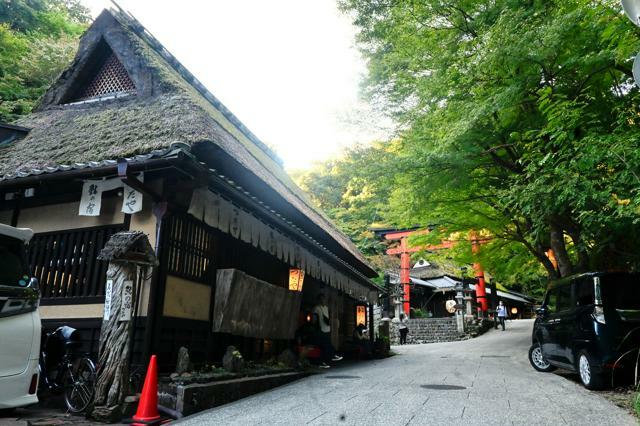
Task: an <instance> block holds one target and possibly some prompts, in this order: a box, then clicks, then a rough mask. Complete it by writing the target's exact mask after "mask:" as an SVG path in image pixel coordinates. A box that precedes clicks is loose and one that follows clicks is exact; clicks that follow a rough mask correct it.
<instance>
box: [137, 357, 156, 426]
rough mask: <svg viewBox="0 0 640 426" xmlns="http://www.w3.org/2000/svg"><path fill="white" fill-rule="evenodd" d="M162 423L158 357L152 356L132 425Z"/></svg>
mask: <svg viewBox="0 0 640 426" xmlns="http://www.w3.org/2000/svg"><path fill="white" fill-rule="evenodd" d="M137 422H140V423H137ZM159 422H160V414H159V413H158V364H157V361H156V356H155V355H151V360H150V361H149V368H148V369H147V375H146V377H145V378H144V386H143V387H142V394H141V395H140V403H138V411H136V415H135V416H133V422H132V424H134V425H136V426H142V425H149V424H156V423H159Z"/></svg>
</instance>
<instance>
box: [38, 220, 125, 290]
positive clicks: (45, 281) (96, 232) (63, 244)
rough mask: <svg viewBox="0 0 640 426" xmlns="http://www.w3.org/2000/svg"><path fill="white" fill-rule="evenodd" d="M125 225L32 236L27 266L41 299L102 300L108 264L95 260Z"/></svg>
mask: <svg viewBox="0 0 640 426" xmlns="http://www.w3.org/2000/svg"><path fill="white" fill-rule="evenodd" d="M124 229H125V225H122V224H121V225H109V226H101V227H95V228H82V229H74V230H68V231H57V232H45V233H39V234H36V235H34V237H33V239H32V240H31V242H30V243H29V265H30V266H31V271H32V273H33V275H34V276H35V277H36V278H38V280H39V281H40V289H41V292H42V298H43V299H44V300H46V299H64V298H69V297H96V296H98V297H99V296H104V287H105V277H106V273H107V262H103V261H100V260H98V259H97V258H96V256H97V255H98V253H99V252H100V250H102V248H103V247H104V245H105V244H106V242H107V241H108V240H109V238H110V237H111V235H113V234H115V233H116V232H119V231H122V230H124Z"/></svg>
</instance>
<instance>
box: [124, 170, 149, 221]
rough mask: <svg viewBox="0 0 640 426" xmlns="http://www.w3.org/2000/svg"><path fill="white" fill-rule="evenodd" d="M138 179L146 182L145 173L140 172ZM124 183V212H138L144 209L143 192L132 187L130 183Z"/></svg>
mask: <svg viewBox="0 0 640 426" xmlns="http://www.w3.org/2000/svg"><path fill="white" fill-rule="evenodd" d="M137 179H138V180H139V181H140V182H144V173H140V174H139V175H138V176H137ZM122 185H123V190H122V213H127V214H133V213H138V212H139V211H141V210H142V193H140V192H138V191H136V190H135V189H133V188H131V187H130V186H129V185H126V184H122Z"/></svg>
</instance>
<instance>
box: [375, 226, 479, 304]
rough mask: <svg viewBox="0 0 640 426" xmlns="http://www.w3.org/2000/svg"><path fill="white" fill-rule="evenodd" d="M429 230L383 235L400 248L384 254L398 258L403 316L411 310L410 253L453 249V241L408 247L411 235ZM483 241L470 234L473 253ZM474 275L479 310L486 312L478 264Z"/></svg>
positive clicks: (422, 233)
mask: <svg viewBox="0 0 640 426" xmlns="http://www.w3.org/2000/svg"><path fill="white" fill-rule="evenodd" d="M428 233H429V230H421V231H416V230H404V231H392V232H388V233H385V234H384V239H385V240H388V241H398V240H399V241H400V246H399V247H395V248H391V249H387V251H386V254H388V255H389V256H398V255H399V256H400V285H402V290H403V293H404V298H403V300H402V310H403V311H404V313H405V315H407V316H408V315H409V312H410V310H411V304H410V302H411V278H410V277H409V269H411V253H416V252H418V251H421V250H442V249H448V248H451V247H453V245H454V244H455V243H454V242H453V241H443V242H442V243H440V244H430V245H424V246H415V247H409V242H408V239H409V237H410V236H412V235H424V234H428ZM482 242H483V240H480V239H478V238H477V235H476V233H475V232H472V233H471V249H472V251H473V253H477V252H478V250H479V247H480V244H481V243H482ZM473 270H474V275H475V277H476V279H477V280H478V282H477V284H476V299H477V300H478V303H480V310H481V311H482V312H486V311H487V310H488V309H489V303H488V301H487V292H486V288H485V281H484V271H483V270H482V266H481V265H480V263H474V264H473Z"/></svg>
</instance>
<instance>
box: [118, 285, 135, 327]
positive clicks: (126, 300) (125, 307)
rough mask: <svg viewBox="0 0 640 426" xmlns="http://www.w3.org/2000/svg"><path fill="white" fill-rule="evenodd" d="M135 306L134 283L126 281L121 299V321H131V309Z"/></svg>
mask: <svg viewBox="0 0 640 426" xmlns="http://www.w3.org/2000/svg"><path fill="white" fill-rule="evenodd" d="M132 306H133V281H125V282H124V283H123V284H122V293H121V299H120V321H129V320H130V319H131V308H132Z"/></svg>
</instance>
